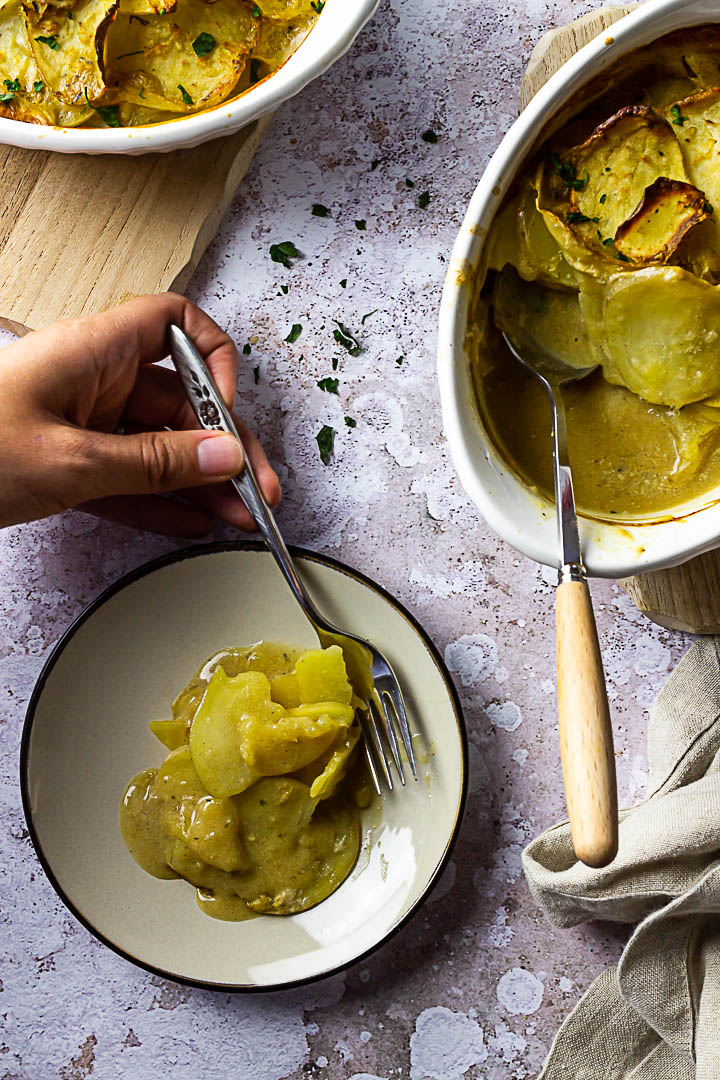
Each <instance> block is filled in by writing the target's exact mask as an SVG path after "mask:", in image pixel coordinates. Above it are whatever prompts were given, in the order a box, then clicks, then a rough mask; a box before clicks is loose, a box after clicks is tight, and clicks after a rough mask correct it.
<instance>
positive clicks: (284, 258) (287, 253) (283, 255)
mask: <svg viewBox="0 0 720 1080" xmlns="http://www.w3.org/2000/svg"><path fill="white" fill-rule="evenodd" d="M299 257H300V252H299V251H298V249H297V248H296V247H295V245H294V244H293V242H292V240H284V241H283V242H282V244H271V245H270V258H271V259H272V261H273V262H277V263H281V264H282V265H283V266H284V267H285V268H286V269H287V270H289V269H290V267H291V266H292V263H291V262H290V260H291V259H298V258H299Z"/></svg>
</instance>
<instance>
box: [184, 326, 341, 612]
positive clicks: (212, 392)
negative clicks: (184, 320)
mask: <svg viewBox="0 0 720 1080" xmlns="http://www.w3.org/2000/svg"><path fill="white" fill-rule="evenodd" d="M168 341H169V344H170V356H171V357H172V362H173V364H174V366H175V370H176V371H177V373H178V375H179V376H180V379H181V381H182V384H183V386H184V387H185V392H186V394H187V396H188V400H189V402H190V404H191V406H192V409H193V412H194V413H195V416H196V417H197V420H198V423H199V424H200V427H202V428H205V430H206V431H225V432H227V433H228V434H229V435H234V436H235V438H236V439H237V440H238V441H239V442H240V444H241V445H242V447H243V450H244V451H245V462H244V464H243V467H242V470H241V471H240V472H239V473H238V475H237V476H233V477H232V480H231V483H232V485H233V487H234V488H235V490H236V491H237V493H238V495H239V496H240V498H241V499H242V501H243V502H244V503H245V506H246V507H247V509H248V510H249V512H250V514H251V515H252V518H253V521H254V522H255V524H256V526H257V528H258V532H259V533H260V535H261V536H262V538H263V540H264V541H265V543H266V545H267V547H268V549H269V550H270V553H271V554H272V555H273V556H274V558H275V561H276V563H277V564H278V566H279V567H280V570H281V571H282V573H283V576H284V577H285V580H286V581H287V583H288V585H289V586H290V588H291V589H292V592H293V595H294V596H295V599H296V600H297V602H298V603H299V605H300V607H301V608H302V609H303V611H304V612H305V615H306V616H307V618H308V619H309V621H310V622H311V623H312V624H313V626H315V627H316V626H317V624H318V622H322V620H321V618H320V615H319V613H318V612H317V611H316V610H315V605H314V604H313V602H312V600H311V599H310V597H309V596H308V594H307V592H306V591H305V586H304V585H303V583H302V581H301V580H300V577H299V575H298V573H297V570H296V569H295V564H294V563H293V560H292V556H291V555H290V552H289V551H288V549H287V545H286V544H285V541H284V540H283V537H282V534H281V532H280V529H279V528H278V525H277V522H276V521H275V518H274V516H273V512H272V510H271V509H270V507H269V506H268V504H267V502H266V500H265V496H264V495H263V493H262V489H261V488H260V485H259V483H258V481H257V477H256V476H255V472H254V470H253V467H252V465H251V463H250V457H249V455H248V453H247V449H246V447H245V445H244V444H243V441H242V439H241V437H240V433H239V431H238V429H237V427H236V426H235V421H234V420H233V417H232V413H231V412H230V409H228V407H227V405H226V404H225V402H224V401H223V397H222V394H221V393H220V391H219V389H218V387H217V383H216V382H215V380H214V379H213V377H212V373H211V371H210V369H209V368H208V366H207V364H206V363H205V361H204V360H203V358H202V356H201V355H200V353H199V352H198V351H197V349H196V348H195V346H194V345H193V343H192V341H191V340H190V338H189V337H188V336H187V334H186V333H185V332H184V331H183V330H181V329H180V327H179V326H175V325H171V326H169V327H168Z"/></svg>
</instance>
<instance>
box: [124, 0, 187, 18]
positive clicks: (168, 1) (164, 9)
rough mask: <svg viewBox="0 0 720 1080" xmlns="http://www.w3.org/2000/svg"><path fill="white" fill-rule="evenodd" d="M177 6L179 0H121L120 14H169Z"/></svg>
mask: <svg viewBox="0 0 720 1080" xmlns="http://www.w3.org/2000/svg"><path fill="white" fill-rule="evenodd" d="M176 8H177V0H120V7H119V8H118V14H119V15H167V14H169V13H170V12H171V11H175V9H176Z"/></svg>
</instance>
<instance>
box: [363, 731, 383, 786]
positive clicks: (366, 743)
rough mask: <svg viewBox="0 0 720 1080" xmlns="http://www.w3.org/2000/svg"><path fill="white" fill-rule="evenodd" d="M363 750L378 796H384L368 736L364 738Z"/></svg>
mask: <svg viewBox="0 0 720 1080" xmlns="http://www.w3.org/2000/svg"><path fill="white" fill-rule="evenodd" d="M364 730H365V726H364V725H363V731H364ZM363 748H364V750H365V760H366V761H367V767H368V769H369V771H370V775H371V777H372V782H373V787H374V788H375V790H376V791H377V793H378V795H380V796H382V787H381V786H380V780H379V778H378V774H377V769H376V768H375V762H374V760H373V756H372V750H371V749H370V741H369V739H368V738H367V736H365V738H363Z"/></svg>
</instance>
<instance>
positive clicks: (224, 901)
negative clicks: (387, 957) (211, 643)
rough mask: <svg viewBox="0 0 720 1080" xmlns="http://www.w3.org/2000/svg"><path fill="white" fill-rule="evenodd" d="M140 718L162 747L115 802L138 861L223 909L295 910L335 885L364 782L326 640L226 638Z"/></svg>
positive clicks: (347, 703)
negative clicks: (301, 648) (153, 764)
mask: <svg viewBox="0 0 720 1080" xmlns="http://www.w3.org/2000/svg"><path fill="white" fill-rule="evenodd" d="M150 729H151V731H152V732H153V734H154V735H155V736H156V737H157V738H158V739H159V740H160V742H161V743H162V744H163V745H164V746H165V747H166V748H167V750H169V753H168V755H167V757H166V758H165V760H164V762H163V763H162V765H160V767H159V768H149V769H145V770H144V771H143V772H141V773H138V775H137V776H135V777H133V779H132V780H131V781H130V783H129V784H128V786H127V788H126V790H125V793H124V795H123V798H122V803H121V807H120V829H121V833H122V836H123V839H124V841H125V844H126V845H127V847H128V849H129V851H130V853H131V854H132V856H133V858H134V859H135V861H136V862H137V863H138V864H139V865H140V866H141V867H142V868H143V870H146V871H147V872H148V873H149V874H152V875H154V876H155V877H158V878H178V877H180V878H184V879H185V880H186V881H188V882H189V883H190V884H191V885H194V886H195V888H196V890H197V902H198V904H199V906H200V907H201V908H202V910H203V911H205V912H207V914H209V915H213V916H215V917H216V918H220V919H227V920H234V921H239V920H242V919H247V918H251V917H252V916H253V915H257V914H266V915H288V914H293V913H295V912H299V911H305V910H306V909H307V908H310V907H312V906H313V905H315V904H317V903H319V902H320V901H321V900H324V899H325V898H326V897H328V896H329V895H330V894H331V893H332V892H334V891H335V889H337V888H338V886H339V885H341V884H342V882H343V881H344V880H345V878H346V877H347V876H348V874H349V873H350V871H351V870H352V868H353V866H354V864H355V861H356V859H357V855H358V850H359V846H360V822H359V808H360V807H362V806H367V805H368V803H369V801H370V798H371V792H370V788H369V785H368V783H367V778H366V776H365V773H364V771H363V770H362V769H360V768H358V767H357V766H356V762H355V757H356V750H357V745H358V742H359V740H360V727H359V725H358V723H357V720H356V719H355V703H354V695H353V690H352V687H351V686H350V683H349V681H348V678H347V673H346V670H345V662H344V659H343V654H342V650H341V649H340V648H339V647H338V646H337V645H333V646H331V647H330V648H328V649H315V650H311V651H309V652H304V653H302V654H300V655H296V654H294V653H293V652H292V651H291V650H288V649H285V648H283V647H282V646H276V645H268V644H259V645H253V646H250V647H249V648H245V649H228V650H225V651H224V652H221V653H219V654H218V655H217V656H215V657H212V658H211V659H210V660H208V661H207V663H205V664H204V665H203V666H202V668H201V669H200V671H199V672H198V674H197V675H196V676H195V678H194V679H193V680H192V681H191V682H190V683H189V684H188V686H187V687H186V688H185V689H184V690H183V691H182V692H181V694H180V695H179V696H178V698H177V699H176V700H175V702H174V704H173V716H172V719H171V720H157V721H152V722H151V723H150Z"/></svg>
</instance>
